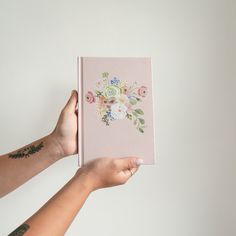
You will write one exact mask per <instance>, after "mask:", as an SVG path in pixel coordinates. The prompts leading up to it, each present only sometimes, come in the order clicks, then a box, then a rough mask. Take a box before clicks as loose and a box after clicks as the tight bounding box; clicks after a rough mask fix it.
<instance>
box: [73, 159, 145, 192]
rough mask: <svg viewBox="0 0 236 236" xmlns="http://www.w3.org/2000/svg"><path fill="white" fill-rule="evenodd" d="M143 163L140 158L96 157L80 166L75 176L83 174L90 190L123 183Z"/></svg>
mask: <svg viewBox="0 0 236 236" xmlns="http://www.w3.org/2000/svg"><path fill="white" fill-rule="evenodd" d="M142 163H143V160H142V159H141V158H137V157H124V158H108V157H103V158H98V159H95V160H93V161H90V162H88V163H87V164H86V165H84V166H83V167H81V168H80V169H79V170H78V171H77V172H76V175H75V177H79V176H81V175H82V176H84V177H85V178H86V180H87V183H86V184H88V185H89V186H90V188H91V191H94V190H97V189H100V188H106V187H112V186H116V185H121V184H124V183H126V182H127V181H128V179H129V178H130V177H131V176H132V175H133V174H134V173H135V172H136V171H137V170H138V168H139V166H140V165H141V164H142Z"/></svg>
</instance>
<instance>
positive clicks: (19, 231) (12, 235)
mask: <svg viewBox="0 0 236 236" xmlns="http://www.w3.org/2000/svg"><path fill="white" fill-rule="evenodd" d="M28 229H29V225H28V224H23V225H21V226H19V227H18V228H17V229H15V230H14V231H13V232H12V233H10V234H9V235H8V236H22V235H24V234H25V232H26V231H27V230H28Z"/></svg>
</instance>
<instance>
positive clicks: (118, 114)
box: [111, 102, 127, 120]
mask: <svg viewBox="0 0 236 236" xmlns="http://www.w3.org/2000/svg"><path fill="white" fill-rule="evenodd" d="M126 111H127V107H126V106H125V105H124V104H123V103H119V102H118V103H115V104H114V105H112V106H111V116H112V117H113V118H114V119H115V120H121V119H124V118H125V117H126Z"/></svg>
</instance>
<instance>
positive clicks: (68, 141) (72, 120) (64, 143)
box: [50, 90, 78, 157]
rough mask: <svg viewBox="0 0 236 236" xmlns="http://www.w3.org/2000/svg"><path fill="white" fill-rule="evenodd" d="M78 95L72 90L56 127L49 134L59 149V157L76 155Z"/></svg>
mask: <svg viewBox="0 0 236 236" xmlns="http://www.w3.org/2000/svg"><path fill="white" fill-rule="evenodd" d="M77 103H78V93H77V91H76V90H73V91H72V93H71V97H70V99H69V100H68V102H67V104H66V105H65V107H64V108H63V109H62V111H61V114H60V116H59V119H58V122H57V125H56V127H55V129H54V130H53V132H52V133H51V134H50V136H51V137H52V139H53V140H54V142H55V143H56V145H57V147H58V148H59V149H60V153H61V155H60V157H66V156H69V155H73V154H76V153H78V139H77V133H78V110H77V108H76V107H77Z"/></svg>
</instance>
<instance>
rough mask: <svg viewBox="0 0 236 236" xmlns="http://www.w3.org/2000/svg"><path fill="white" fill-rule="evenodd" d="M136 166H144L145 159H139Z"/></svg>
mask: <svg viewBox="0 0 236 236" xmlns="http://www.w3.org/2000/svg"><path fill="white" fill-rule="evenodd" d="M136 164H137V166H140V165H141V164H143V159H142V158H138V159H137V160H136Z"/></svg>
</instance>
